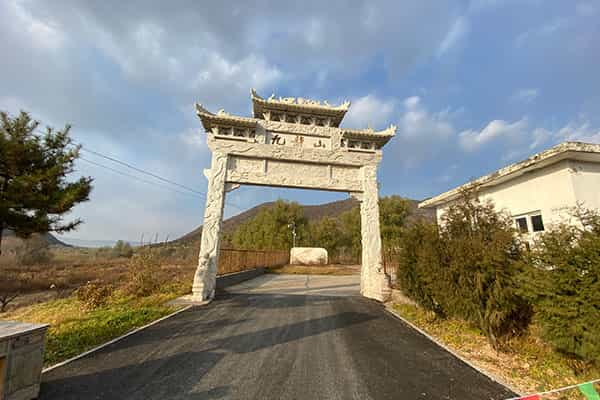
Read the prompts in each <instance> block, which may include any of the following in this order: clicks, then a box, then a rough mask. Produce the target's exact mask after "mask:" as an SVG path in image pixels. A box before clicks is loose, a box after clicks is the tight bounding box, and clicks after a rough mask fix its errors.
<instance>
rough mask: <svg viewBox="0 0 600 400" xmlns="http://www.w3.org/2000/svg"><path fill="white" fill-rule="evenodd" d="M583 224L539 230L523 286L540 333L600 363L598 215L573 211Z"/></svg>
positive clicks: (565, 350) (572, 352)
mask: <svg viewBox="0 0 600 400" xmlns="http://www.w3.org/2000/svg"><path fill="white" fill-rule="evenodd" d="M575 217H576V219H577V220H578V221H579V226H567V225H561V226H556V227H555V228H553V229H552V230H550V231H548V232H546V233H544V234H543V235H541V237H540V239H539V241H538V242H537V243H536V246H534V250H533V253H532V260H531V261H532V262H531V265H532V267H531V268H530V270H529V271H528V273H527V274H525V275H524V276H525V278H524V282H523V288H524V293H526V294H527V295H528V296H529V297H530V298H531V300H532V301H533V303H534V304H535V308H536V316H537V320H539V323H540V325H541V327H542V336H543V337H544V339H545V340H546V341H548V342H549V343H551V344H552V345H553V346H554V347H555V348H556V349H557V350H559V351H561V352H563V353H566V354H569V355H571V356H575V357H577V358H579V359H582V360H585V361H592V362H595V363H596V364H597V365H600V333H599V332H600V214H599V213H598V211H590V210H584V209H581V208H580V209H577V210H575Z"/></svg>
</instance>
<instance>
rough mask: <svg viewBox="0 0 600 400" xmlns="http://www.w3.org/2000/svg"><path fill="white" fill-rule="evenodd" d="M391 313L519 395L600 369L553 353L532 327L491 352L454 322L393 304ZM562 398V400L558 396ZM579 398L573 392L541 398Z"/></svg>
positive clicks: (480, 338)
mask: <svg viewBox="0 0 600 400" xmlns="http://www.w3.org/2000/svg"><path fill="white" fill-rule="evenodd" d="M393 309H394V311H396V312H397V313H398V314H400V315H401V316H402V317H404V318H406V319H407V320H408V321H410V322H412V323H413V324H415V325H416V326H418V327H419V328H421V329H423V330H424V331H425V332H427V333H428V334H430V335H431V336H433V337H435V338H437V339H438V340H440V341H441V342H442V343H444V344H445V345H446V346H448V347H449V348H451V349H452V350H453V351H455V352H456V353H457V354H459V355H460V356H461V357H463V358H465V359H467V360H469V361H470V362H472V363H473V364H475V365H477V366H478V367H480V368H481V369H483V370H485V371H488V372H489V373H491V374H492V375H494V376H497V377H498V378H500V379H501V380H503V381H504V382H506V383H508V384H509V385H511V386H512V387H514V388H515V389H517V390H518V391H519V392H521V393H536V392H541V391H546V390H551V389H554V388H558V387H562V386H568V385H573V384H577V383H581V382H585V381H588V380H592V379H597V378H599V377H600V370H599V369H598V368H594V367H592V366H589V365H587V366H586V365H583V364H581V363H580V362H576V361H575V360H573V359H570V358H567V357H565V356H564V355H562V354H560V353H557V352H556V351H554V350H553V349H552V348H551V347H550V346H549V345H548V344H546V343H544V342H543V341H542V340H541V339H540V336H539V332H538V328H537V326H536V325H535V324H533V325H532V326H531V327H530V330H529V332H528V334H527V335H526V336H523V337H520V338H516V339H514V340H513V341H512V342H510V343H509V344H508V348H507V349H506V351H505V352H498V351H496V350H494V349H493V348H492V347H491V346H490V345H489V343H488V341H487V339H486V337H485V336H484V335H483V334H482V333H481V331H479V330H478V329H477V328H474V327H473V326H471V325H469V324H468V323H467V322H465V321H461V320H457V319H445V320H441V319H438V318H436V317H435V315H434V314H433V313H430V312H427V311H424V310H423V309H421V308H418V307H416V306H412V305H407V304H394V305H393ZM560 396H562V397H560ZM546 398H547V399H573V400H574V399H582V398H583V395H582V394H581V393H579V392H578V391H577V390H571V391H569V392H563V393H561V394H560V395H555V396H554V397H552V396H548V397H544V399H546Z"/></svg>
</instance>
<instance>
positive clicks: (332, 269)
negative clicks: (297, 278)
mask: <svg viewBox="0 0 600 400" xmlns="http://www.w3.org/2000/svg"><path fill="white" fill-rule="evenodd" d="M267 272H269V273H272V274H299V275H354V274H358V273H359V272H360V265H336V264H330V265H284V266H282V267H272V268H268V269H267Z"/></svg>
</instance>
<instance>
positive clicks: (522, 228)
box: [514, 215, 529, 234]
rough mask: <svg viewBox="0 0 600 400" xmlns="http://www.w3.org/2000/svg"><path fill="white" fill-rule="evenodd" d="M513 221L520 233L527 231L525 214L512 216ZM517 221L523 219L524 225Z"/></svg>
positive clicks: (527, 224)
mask: <svg viewBox="0 0 600 400" xmlns="http://www.w3.org/2000/svg"><path fill="white" fill-rule="evenodd" d="M514 221H515V225H516V228H517V231H518V232H519V233H521V234H525V233H529V223H528V222H527V216H526V215H522V216H519V217H515V218H514ZM519 221H525V226H524V227H523V226H521V224H520V223H519Z"/></svg>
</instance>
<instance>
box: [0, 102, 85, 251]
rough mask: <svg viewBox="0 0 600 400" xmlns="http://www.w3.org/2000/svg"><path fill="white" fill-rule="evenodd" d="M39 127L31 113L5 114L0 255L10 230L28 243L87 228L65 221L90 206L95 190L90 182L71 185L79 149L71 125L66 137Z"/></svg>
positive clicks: (1, 116)
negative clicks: (33, 238)
mask: <svg viewBox="0 0 600 400" xmlns="http://www.w3.org/2000/svg"><path fill="white" fill-rule="evenodd" d="M38 126H39V122H37V121H34V120H32V119H31V117H30V116H29V114H28V113H26V112H23V111H22V112H21V113H20V114H19V116H17V117H14V118H13V117H11V116H9V115H8V114H7V113H5V112H0V249H1V244H2V232H3V230H5V229H10V230H12V231H13V232H14V233H15V234H16V235H17V236H19V237H21V238H28V237H30V236H31V235H32V234H33V233H43V232H67V231H70V230H72V229H74V228H75V227H77V226H78V225H79V224H80V223H81V222H82V221H81V220H80V219H76V220H73V221H69V222H64V221H63V217H62V216H63V214H65V213H66V212H68V211H70V210H71V209H72V208H73V207H74V206H75V205H76V204H77V203H80V202H82V201H86V200H88V196H89V193H90V190H91V187H92V186H91V182H92V179H91V178H90V177H81V178H79V179H78V180H77V181H75V182H67V181H66V177H67V175H69V174H71V173H72V172H74V162H75V160H76V159H77V158H78V157H79V150H80V147H79V146H73V145H72V141H71V139H70V137H69V130H70V126H69V125H67V126H66V127H65V129H63V130H62V131H55V130H53V129H52V128H50V127H48V128H46V132H45V133H44V134H38V132H37V128H38ZM0 252H1V250H0Z"/></svg>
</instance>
